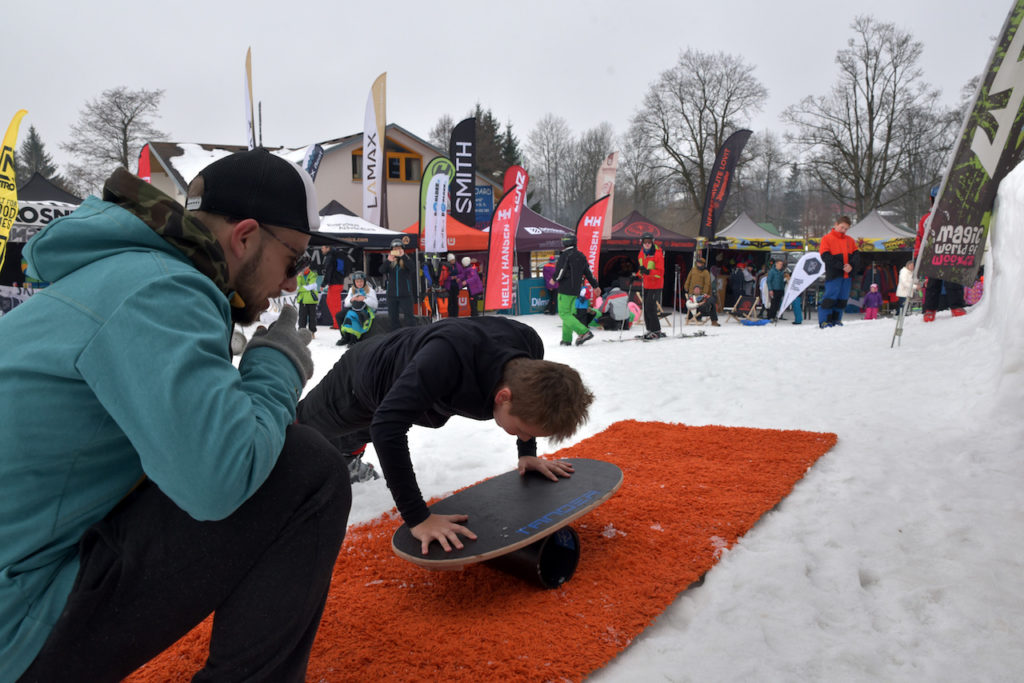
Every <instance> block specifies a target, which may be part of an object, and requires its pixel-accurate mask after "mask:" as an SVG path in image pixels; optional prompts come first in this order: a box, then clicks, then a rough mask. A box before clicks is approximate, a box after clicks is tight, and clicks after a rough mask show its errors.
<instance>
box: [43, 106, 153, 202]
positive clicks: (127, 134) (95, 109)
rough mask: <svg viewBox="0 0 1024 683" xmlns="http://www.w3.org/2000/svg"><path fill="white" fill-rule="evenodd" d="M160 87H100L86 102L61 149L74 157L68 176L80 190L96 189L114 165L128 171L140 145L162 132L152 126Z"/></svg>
mask: <svg viewBox="0 0 1024 683" xmlns="http://www.w3.org/2000/svg"><path fill="white" fill-rule="evenodd" d="M163 95H164V91H163V90H144V89H142V90H129V89H128V88H126V87H124V86H121V87H118V88H112V89H110V90H104V91H103V93H102V94H101V95H100V96H99V97H98V98H96V99H94V100H91V101H89V102H87V103H86V105H85V107H84V108H83V109H82V110H81V111H80V112H79V114H78V123H76V124H75V125H74V126H72V127H71V141H70V142H68V143H65V144H62V145H61V149H63V150H64V151H65V152H68V153H70V154H72V155H73V156H75V157H77V158H78V163H76V164H71V165H70V166H69V169H68V176H69V179H70V180H71V182H72V183H74V184H75V185H76V186H77V187H78V189H79V190H80V191H83V192H89V191H96V190H98V189H99V188H101V187H102V186H103V182H104V180H106V178H107V176H108V175H109V174H110V173H111V172H112V171H113V170H114V169H115V168H117V167H118V166H120V167H122V168H125V169H127V170H129V171H130V170H131V169H132V166H134V165H135V163H136V161H137V159H138V156H139V151H140V150H141V149H142V146H143V145H144V144H146V143H147V142H148V141H150V140H159V139H161V138H164V137H166V134H165V133H163V132H161V131H159V130H157V129H156V128H154V127H153V123H152V121H153V119H154V118H155V117H157V116H158V114H157V111H158V110H159V108H160V100H161V99H162V98H163Z"/></svg>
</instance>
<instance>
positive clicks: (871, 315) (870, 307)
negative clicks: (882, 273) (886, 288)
mask: <svg viewBox="0 0 1024 683" xmlns="http://www.w3.org/2000/svg"><path fill="white" fill-rule="evenodd" d="M862 305H863V307H864V319H865V320H877V319H878V309H879V308H881V307H882V295H881V294H879V293H878V285H876V284H875V283H874V282H872V283H871V288H870V291H868V293H867V294H865V295H864V301H863V302H862Z"/></svg>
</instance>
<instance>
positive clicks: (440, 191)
mask: <svg viewBox="0 0 1024 683" xmlns="http://www.w3.org/2000/svg"><path fill="white" fill-rule="evenodd" d="M454 175H455V165H454V164H452V162H451V161H449V160H448V159H446V158H445V157H434V158H433V159H431V160H430V162H429V163H427V167H426V168H425V169H423V177H422V178H421V179H420V207H419V208H420V229H421V230H422V231H423V236H422V239H420V244H421V245H423V251H424V252H426V253H428V254H440V253H442V252H445V251H448V231H447V218H448V183H450V182H451V179H452V177H453V176H454Z"/></svg>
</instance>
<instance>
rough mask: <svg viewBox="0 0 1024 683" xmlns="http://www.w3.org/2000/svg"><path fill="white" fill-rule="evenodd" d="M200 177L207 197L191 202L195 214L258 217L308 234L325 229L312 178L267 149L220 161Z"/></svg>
mask: <svg viewBox="0 0 1024 683" xmlns="http://www.w3.org/2000/svg"><path fill="white" fill-rule="evenodd" d="M199 176H201V177H202V178H203V194H202V196H201V197H189V198H188V199H187V200H186V202H185V208H186V209H188V210H190V211H207V212H209V213H215V214H220V215H222V216H231V217H233V218H253V219H255V220H257V221H259V222H261V223H266V224H268V225H277V226H281V227H283V228H290V229H292V230H298V231H299V232H304V233H307V234H309V233H310V232H311V231H313V230H314V229H316V228H318V227H320V215H319V213H318V212H317V208H316V207H317V201H316V191H315V190H314V189H313V179H312V178H310V177H309V174H308V173H306V172H305V171H304V170H303V169H302V168H300V167H299V166H297V165H296V164H293V163H292V162H290V161H287V160H285V159H282V158H281V157H279V156H277V155H275V154H271V153H270V152H268V151H267V150H266V149H263V148H262V147H258V148H256V149H250V150H247V151H245V152H236V153H235V154H229V155H228V156H226V157H223V158H221V159H218V160H217V161H215V162H213V163H212V164H210V165H209V166H207V167H206V168H204V169H203V170H201V171H200V172H199Z"/></svg>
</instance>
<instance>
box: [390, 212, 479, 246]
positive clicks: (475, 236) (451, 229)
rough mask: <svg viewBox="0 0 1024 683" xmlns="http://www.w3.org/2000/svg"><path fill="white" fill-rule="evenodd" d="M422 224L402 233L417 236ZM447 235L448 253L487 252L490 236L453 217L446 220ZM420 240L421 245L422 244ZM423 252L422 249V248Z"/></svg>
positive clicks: (410, 227)
mask: <svg viewBox="0 0 1024 683" xmlns="http://www.w3.org/2000/svg"><path fill="white" fill-rule="evenodd" d="M419 231H420V222H419V221H416V222H415V223H413V224H412V225H410V226H409V227H408V228H406V229H405V230H403V231H402V232H407V233H409V234H411V235H417V234H419ZM445 233H446V234H447V236H448V251H487V240H488V235H487V233H486V232H483V231H481V230H477V229H476V228H471V227H469V226H468V225H466V224H465V223H461V222H459V221H457V220H456V219H454V218H452V217H451V216H447V217H446V218H445ZM422 242H423V241H422V240H420V244H422ZM420 248H421V250H422V247H420Z"/></svg>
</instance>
